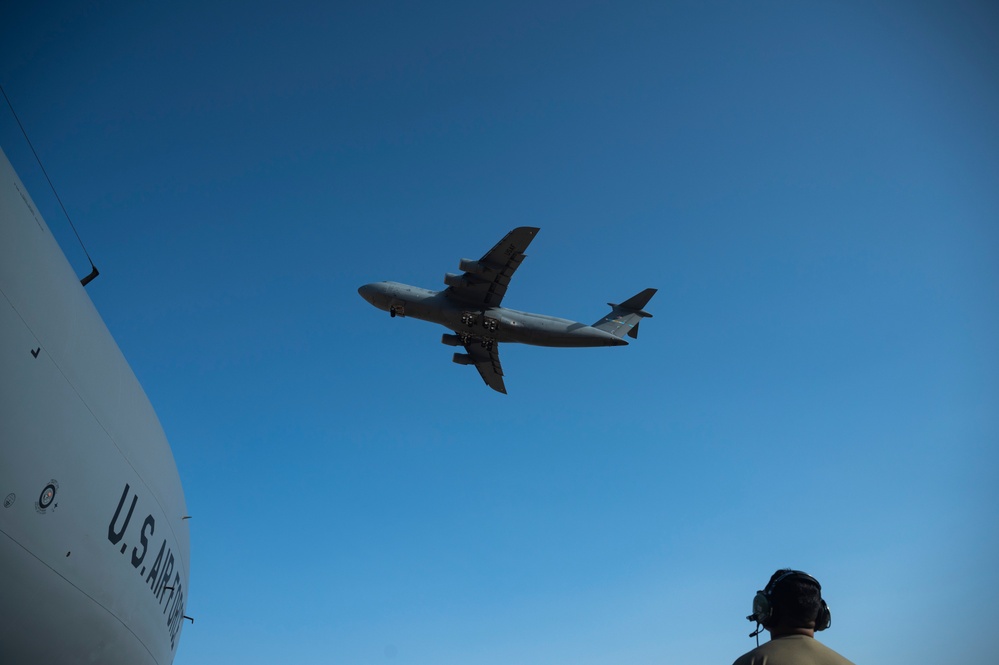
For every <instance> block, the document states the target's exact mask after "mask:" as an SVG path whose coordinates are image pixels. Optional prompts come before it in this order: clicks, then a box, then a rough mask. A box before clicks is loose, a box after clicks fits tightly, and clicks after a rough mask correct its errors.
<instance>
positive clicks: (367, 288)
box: [357, 284, 375, 305]
mask: <svg viewBox="0 0 999 665" xmlns="http://www.w3.org/2000/svg"><path fill="white" fill-rule="evenodd" d="M357 292H358V293H359V294H360V295H361V297H362V298H364V299H365V300H367V301H368V302H369V303H371V304H372V305H373V304H374V303H375V301H374V297H375V287H374V286H373V285H371V284H365V285H364V286H362V287H361V288H359V289H357Z"/></svg>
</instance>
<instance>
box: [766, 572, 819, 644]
mask: <svg viewBox="0 0 999 665" xmlns="http://www.w3.org/2000/svg"><path fill="white" fill-rule="evenodd" d="M747 618H748V619H749V620H751V621H756V622H757V623H759V624H761V625H762V626H763V627H764V628H766V629H767V630H769V631H770V632H771V633H775V632H795V631H798V630H807V631H812V630H825V629H826V628H828V627H829V625H830V624H831V623H832V617H831V616H830V614H829V608H828V606H826V603H825V601H824V600H822V587H821V586H820V585H819V583H818V581H817V580H816V579H815V578H814V577H812V576H811V575H809V574H807V573H803V572H801V571H800V570H791V569H790V568H785V569H782V570H778V571H777V572H776V573H774V574H773V575H772V576H771V577H770V581H769V582H768V583H767V586H766V587H765V588H764V589H763V590H762V591H757V592H756V597H755V598H754V599H753V613H752V614H751V615H750V616H749V617H747Z"/></svg>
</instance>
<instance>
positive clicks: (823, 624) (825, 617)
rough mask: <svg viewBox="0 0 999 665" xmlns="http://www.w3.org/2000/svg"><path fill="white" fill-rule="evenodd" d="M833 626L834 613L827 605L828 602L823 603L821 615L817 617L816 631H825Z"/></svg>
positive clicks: (820, 610) (820, 609)
mask: <svg viewBox="0 0 999 665" xmlns="http://www.w3.org/2000/svg"><path fill="white" fill-rule="evenodd" d="M831 625H832V613H831V612H830V611H829V606H828V605H826V601H824V600H823V601H822V607H821V608H819V613H818V615H817V616H816V617H815V630H825V629H826V628H828V627H829V626H831Z"/></svg>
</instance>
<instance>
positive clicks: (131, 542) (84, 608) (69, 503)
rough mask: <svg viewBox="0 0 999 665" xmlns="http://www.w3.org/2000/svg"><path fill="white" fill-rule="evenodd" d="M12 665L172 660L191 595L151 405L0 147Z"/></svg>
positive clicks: (179, 492)
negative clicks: (17, 664)
mask: <svg viewBox="0 0 999 665" xmlns="http://www.w3.org/2000/svg"><path fill="white" fill-rule="evenodd" d="M0 498H2V501H3V503H2V507H0V575H2V579H3V590H2V591H0V662H2V663H100V664H101V665H169V664H170V663H171V662H172V661H173V659H174V655H175V654H176V651H177V645H178V641H179V639H180V634H181V629H182V627H183V625H184V613H185V608H186V603H187V593H188V572H189V570H190V532H189V527H188V522H187V519H186V516H187V507H186V503H185V501H184V492H183V488H182V487H181V483H180V477H179V475H178V473H177V465H176V463H175V462H174V458H173V454H172V452H171V450H170V446H169V444H168V443H167V439H166V435H165V434H164V432H163V428H162V427H161V426H160V422H159V420H158V418H157V417H156V413H155V412H154V411H153V407H152V405H151V404H150V403H149V399H148V398H147V397H146V394H145V392H144V391H143V390H142V387H141V386H140V385H139V382H138V380H137V379H136V377H135V374H133V372H132V369H131V368H130V367H129V365H128V363H127V362H126V360H125V357H124V356H123V355H122V353H121V350H120V349H119V348H118V345H117V344H116V343H115V341H114V339H113V338H112V337H111V334H110V332H108V329H107V327H106V326H105V325H104V321H103V320H102V319H101V317H100V315H99V314H98V312H97V310H96V308H95V307H94V304H93V303H92V302H91V300H90V298H89V297H88V295H87V294H86V292H85V291H84V289H83V287H82V286H81V284H80V280H79V278H78V277H77V275H76V274H75V273H74V272H73V270H72V268H71V267H70V265H69V263H68V262H67V261H66V257H65V256H64V255H63V253H62V251H61V250H60V248H59V246H58V244H56V241H55V239H54V238H53V237H52V234H51V232H50V231H49V229H48V227H47V226H46V224H45V222H44V220H43V219H42V217H41V215H40V214H39V213H38V210H37V208H36V207H35V205H34V203H33V202H32V200H31V198H30V197H29V196H28V192H27V190H26V189H25V187H24V185H23V183H22V182H21V181H20V179H19V178H18V177H17V174H16V173H14V170H13V167H12V166H11V165H10V163H9V162H8V161H7V159H6V156H5V155H4V154H3V152H2V151H0Z"/></svg>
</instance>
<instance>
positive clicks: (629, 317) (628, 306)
mask: <svg viewBox="0 0 999 665" xmlns="http://www.w3.org/2000/svg"><path fill="white" fill-rule="evenodd" d="M655 294H656V289H645V290H644V291H642V292H641V293H637V294H635V295H633V296H632V297H630V298H628V299H627V300H625V301H624V302H623V303H621V304H620V305H615V304H614V303H607V304H608V305H610V307H611V312H610V314H608V315H607V316H605V317H604V318H602V319H600V320H599V321H597V322H596V323H594V324H593V327H594V328H597V329H599V330H603V331H606V332H609V333H611V334H612V335H616V336H618V337H624V336H625V335H628V337H631V338H633V339H638V324H639V322H640V321H641V320H642V319H644V318H647V317H651V316H652V315H651V314H649V313H648V312H646V311H645V310H644V309H642V308H643V307H645V306H646V305H647V304H648V303H649V301H650V300H652V296H654V295H655Z"/></svg>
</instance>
